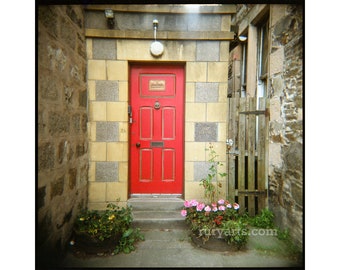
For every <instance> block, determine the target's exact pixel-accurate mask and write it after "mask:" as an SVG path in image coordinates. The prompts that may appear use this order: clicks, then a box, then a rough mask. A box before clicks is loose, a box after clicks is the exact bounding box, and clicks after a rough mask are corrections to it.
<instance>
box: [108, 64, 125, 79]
mask: <svg viewBox="0 0 340 270" xmlns="http://www.w3.org/2000/svg"><path fill="white" fill-rule="evenodd" d="M107 77H108V80H110V81H127V80H128V64H127V61H109V60H108V61H107Z"/></svg>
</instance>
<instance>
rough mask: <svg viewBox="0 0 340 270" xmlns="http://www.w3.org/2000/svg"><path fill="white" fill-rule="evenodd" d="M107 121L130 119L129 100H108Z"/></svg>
mask: <svg viewBox="0 0 340 270" xmlns="http://www.w3.org/2000/svg"><path fill="white" fill-rule="evenodd" d="M106 116H107V121H118V122H127V121H128V104H127V102H108V103H107V110H106Z"/></svg>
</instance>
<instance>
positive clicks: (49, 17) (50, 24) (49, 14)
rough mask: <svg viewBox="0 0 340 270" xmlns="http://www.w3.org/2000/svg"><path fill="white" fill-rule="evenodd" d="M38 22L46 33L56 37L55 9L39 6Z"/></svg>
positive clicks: (56, 21)
mask: <svg viewBox="0 0 340 270" xmlns="http://www.w3.org/2000/svg"><path fill="white" fill-rule="evenodd" d="M37 18H38V20H39V22H40V23H42V24H43V25H44V26H45V27H46V32H47V33H49V34H50V35H52V36H54V37H57V35H58V26H59V24H58V18H59V16H58V15H57V13H56V9H55V8H54V7H53V6H49V5H40V6H39V7H38V17H37Z"/></svg>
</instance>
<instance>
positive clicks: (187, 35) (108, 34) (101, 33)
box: [85, 29, 234, 41]
mask: <svg viewBox="0 0 340 270" xmlns="http://www.w3.org/2000/svg"><path fill="white" fill-rule="evenodd" d="M85 36H86V37H94V38H116V39H150V40H152V39H154V37H153V31H133V30H106V29H86V30H85ZM157 40H224V41H231V40H234V33H233V32H229V31H192V32H185V31H183V32H182V31H158V32H157Z"/></svg>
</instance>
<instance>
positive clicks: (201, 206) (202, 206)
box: [196, 203, 205, 211]
mask: <svg viewBox="0 0 340 270" xmlns="http://www.w3.org/2000/svg"><path fill="white" fill-rule="evenodd" d="M204 206H205V204H204V203H199V204H198V205H197V206H196V210H197V211H202V210H203V209H204Z"/></svg>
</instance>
